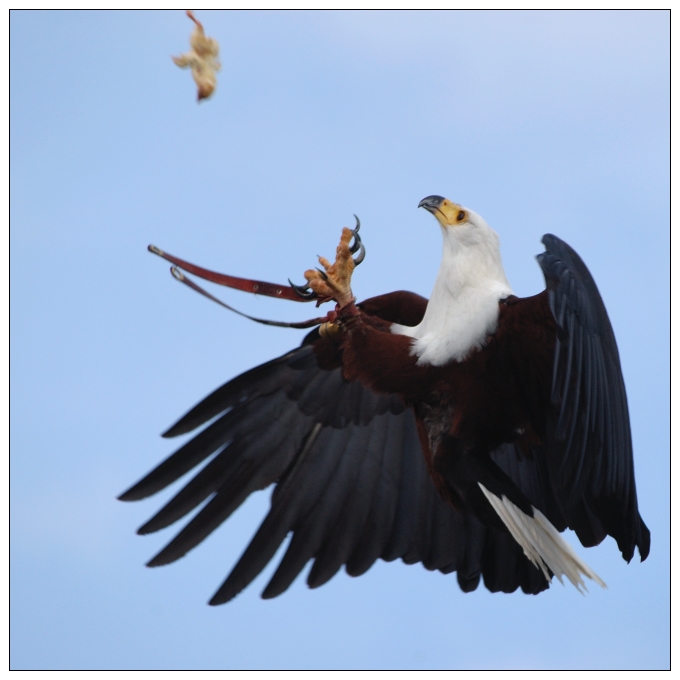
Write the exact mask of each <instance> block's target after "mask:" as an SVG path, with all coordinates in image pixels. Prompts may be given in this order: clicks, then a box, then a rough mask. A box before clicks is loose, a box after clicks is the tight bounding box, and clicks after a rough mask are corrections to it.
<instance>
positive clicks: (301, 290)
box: [288, 279, 316, 300]
mask: <svg viewBox="0 0 680 680" xmlns="http://www.w3.org/2000/svg"><path fill="white" fill-rule="evenodd" d="M288 283H290V287H291V288H292V289H293V290H294V291H295V292H296V293H297V294H298V295H299V296H300V297H301V298H302V299H303V300H313V299H314V298H315V297H316V293H315V292H314V291H313V290H310V289H309V286H308V285H305V286H296V285H295V284H294V283H293V282H292V281H291V280H290V279H288Z"/></svg>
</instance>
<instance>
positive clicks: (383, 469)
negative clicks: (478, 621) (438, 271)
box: [120, 292, 548, 604]
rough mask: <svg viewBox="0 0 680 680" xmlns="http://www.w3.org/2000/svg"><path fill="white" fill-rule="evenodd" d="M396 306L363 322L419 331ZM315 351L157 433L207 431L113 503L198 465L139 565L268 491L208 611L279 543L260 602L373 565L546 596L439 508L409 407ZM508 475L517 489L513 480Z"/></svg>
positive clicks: (516, 562) (493, 542)
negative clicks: (165, 536)
mask: <svg viewBox="0 0 680 680" xmlns="http://www.w3.org/2000/svg"><path fill="white" fill-rule="evenodd" d="M411 295H412V294H411ZM395 296H396V297H395V298H390V296H381V299H380V301H379V302H378V303H376V302H372V301H367V303H368V305H367V306H368V307H370V312H371V313H372V314H374V315H377V316H379V315H380V314H379V312H380V309H381V305H383V306H384V307H385V309H386V310H387V311H386V314H385V315H386V316H390V317H391V318H393V319H395V320H409V321H414V322H415V323H417V319H418V316H419V315H420V316H422V312H424V308H425V304H426V301H424V300H423V299H422V298H419V297H418V296H412V298H411V301H412V302H414V303H415V305H416V307H417V309H415V311H414V307H413V305H412V306H411V308H409V304H408V303H409V297H408V296H409V294H407V293H403V292H399V293H397V294H395ZM387 303H389V304H387ZM409 309H410V311H409ZM319 342H320V340H319V335H318V333H317V332H316V331H313V332H312V333H310V334H309V335H308V336H307V338H306V340H305V343H303V345H302V347H300V348H298V349H296V350H293V351H292V352H288V353H287V354H285V355H283V356H282V357H279V358H278V359H275V360H273V361H270V362H268V363H266V364H263V365H262V366H258V367H256V368H254V369H252V370H251V371H248V372H247V373H244V374H242V375H240V376H238V377H236V378H234V379H233V380H231V381H230V382H228V383H227V384H226V385H223V386H222V387H220V388H219V389H217V390H216V391H215V392H213V393H212V394H211V395H209V396H208V397H206V398H205V399H204V400H203V401H202V402H201V403H200V404H198V405H197V406H195V407H194V408H193V409H191V411H189V413H187V415H185V416H184V417H183V418H181V419H180V420H179V421H178V422H177V423H176V424H175V425H173V426H172V427H171V428H170V429H169V430H168V431H167V432H166V433H165V436H175V435H178V434H183V433H185V432H189V431H191V430H192V429H194V428H196V427H198V426H200V425H205V423H208V421H211V420H212V421H213V422H210V423H209V424H208V425H207V426H206V427H205V428H204V429H203V430H202V431H201V432H199V434H197V435H196V436H195V437H194V438H193V439H192V440H190V441H189V442H188V443H186V444H185V445H184V446H182V447H180V448H179V449H178V450H177V451H176V452H175V453H174V454H172V455H171V456H170V457H169V458H168V459H167V460H165V461H164V462H162V463H161V464H160V465H159V466H158V467H157V468H156V469H155V470H153V471H151V472H150V473H149V474H148V475H147V476H146V477H144V478H143V479H142V480H141V481H139V482H138V483H137V484H135V485H134V486H133V487H132V488H130V489H129V490H128V491H126V492H125V493H124V494H122V495H121V497H120V498H121V499H122V500H138V499H142V498H146V497H147V496H150V495H152V494H154V493H156V492H157V491H159V490H161V489H163V488H165V487H167V486H168V485H170V484H172V483H173V482H175V481H177V480H178V479H179V478H180V477H181V476H183V475H184V474H185V473H187V472H188V471H189V470H191V469H192V468H195V467H196V466H198V465H200V464H201V463H204V461H206V459H207V463H205V464H204V465H203V467H202V468H201V469H200V470H198V472H197V473H196V474H195V475H194V477H193V479H191V480H190V481H189V482H188V483H187V484H186V485H185V486H184V487H183V488H182V489H181V490H180V491H179V492H178V493H177V494H176V495H175V497H174V498H172V499H171V500H170V501H169V502H168V503H167V504H166V505H165V506H164V507H163V508H162V509H161V510H160V511H159V512H158V513H157V514H156V515H155V516H154V517H153V518H151V519H150V520H149V521H148V522H147V523H146V524H145V525H144V526H142V527H141V528H140V530H139V533H150V532H153V531H157V530H159V529H162V528H164V527H166V526H168V525H169V524H171V523H173V522H175V521H177V520H178V519H180V518H181V517H184V516H185V515H187V514H188V513H189V512H191V511H192V510H194V509H195V508H197V507H198V506H199V505H201V504H202V503H205V504H204V505H203V507H202V508H201V509H200V510H199V512H198V513H197V514H196V515H195V516H194V517H193V518H192V519H191V520H190V521H189V522H188V524H187V525H186V526H185V527H184V528H183V529H182V530H181V531H180V532H179V533H178V534H177V536H175V538H174V539H173V540H172V541H171V542H170V543H169V544H168V545H167V546H166V547H165V548H164V549H163V550H162V551H161V552H160V553H159V554H158V555H156V557H154V558H153V559H152V560H151V561H150V562H149V565H150V566H158V565H162V564H168V563H170V562H173V561H174V560H177V559H178V558H180V557H182V556H183V555H185V554H186V553H187V552H188V551H189V550H191V549H192V548H193V547H195V546H196V545H197V544H198V543H200V542H201V541H202V540H203V539H204V538H205V537H206V536H208V535H209V534H210V533H211V532H212V531H213V530H214V529H215V528H217V526H219V525H220V524H221V523H222V522H224V521H225V520H226V519H227V518H228V517H229V515H230V514H231V513H232V512H233V511H234V510H235V509H236V508H238V506H239V505H240V504H241V503H242V502H243V501H244V500H245V499H246V498H247V497H248V495H250V494H251V493H252V492H253V491H256V490H258V489H263V488H265V487H267V486H269V485H272V484H275V487H274V491H273V494H272V501H271V509H270V511H269V513H268V514H267V516H266V517H265V519H264V521H263V523H262V524H261V526H260V528H259V529H258V531H257V532H256V534H255V536H254V537H253V539H252V540H251V542H250V544H249V545H248V547H247V548H246V550H245V552H244V553H243V555H242V557H241V558H240V560H239V561H238V563H237V564H236V566H235V567H234V569H233V570H232V572H231V574H230V575H229V577H228V578H227V580H226V581H225V582H224V584H223V585H222V586H221V587H220V589H219V590H218V592H217V593H216V594H215V596H214V597H213V599H212V601H211V603H212V604H219V603H222V602H226V601H228V600H230V599H231V598H233V597H234V596H235V595H237V594H238V593H239V592H240V591H241V590H242V589H243V588H245V587H246V586H247V585H248V584H249V583H250V582H251V581H252V580H253V579H254V578H256V577H257V576H258V574H259V573H260V572H261V571H262V569H263V568H264V567H265V566H266V565H267V563H268V562H269V561H270V560H271V559H272V557H273V556H274V554H275V553H276V551H277V550H278V548H279V547H280V545H281V544H282V542H283V541H284V540H285V538H286V537H287V536H288V535H289V534H290V533H292V538H291V541H290V544H289V546H288V549H287V551H286V553H285V555H284V557H283V559H282V560H281V563H280V564H279V566H278V568H277V570H276V571H275V573H274V575H273V577H272V579H271V580H270V582H269V584H268V585H267V587H266V589H265V590H264V592H263V597H275V596H277V595H279V594H280V593H282V592H283V591H285V590H286V588H288V587H289V586H290V584H291V583H292V582H293V580H294V579H295V578H296V577H297V576H298V574H299V573H300V572H301V571H302V569H303V568H304V567H305V565H306V564H307V562H308V561H309V560H314V563H313V566H312V569H311V570H310V573H309V576H308V583H309V585H310V586H311V587H316V586H319V585H322V584H323V583H325V582H327V581H328V580H329V579H330V578H332V577H333V575H334V574H336V573H337V571H338V570H339V569H340V568H341V567H342V566H343V565H344V566H345V567H346V570H347V572H348V573H349V574H351V575H353V576H356V575H359V574H362V573H364V572H366V571H367V570H368V569H369V568H370V567H371V565H372V564H373V563H374V562H375V561H376V560H377V559H378V558H382V559H384V560H387V561H390V560H395V559H397V558H401V559H402V560H403V561H404V562H406V563H408V564H413V563H416V562H422V563H423V565H424V566H425V567H426V568H427V569H438V570H440V571H442V572H443V573H450V572H452V571H458V581H459V583H460V585H461V588H462V589H463V590H465V591H469V590H474V589H475V588H476V587H477V585H478V583H479V580H480V577H482V576H483V577H484V580H485V584H486V585H487V587H488V588H489V589H491V590H503V591H505V592H511V591H513V590H516V589H517V588H518V587H520V586H521V587H522V588H523V590H525V591H526V592H531V593H535V592H539V591H540V590H543V589H545V588H546V587H547V585H548V584H547V582H546V581H545V579H543V578H542V576H541V575H540V573H539V572H538V570H537V569H536V568H535V567H533V565H531V564H530V563H529V561H528V560H527V559H526V558H525V557H524V556H523V554H522V552H521V549H520V548H519V546H518V545H517V544H516V543H515V542H514V541H508V540H506V538H505V536H504V534H503V533H502V532H497V531H495V530H489V529H487V528H485V527H484V526H483V525H482V524H481V523H480V522H479V521H477V520H476V519H475V518H474V517H472V516H470V515H468V514H467V513H460V512H458V511H456V510H454V509H453V508H452V507H451V506H450V505H448V504H447V503H446V502H445V501H443V500H442V499H441V498H440V496H439V495H438V493H437V491H436V489H435V486H434V484H433V482H432V480H431V479H430V477H429V474H428V471H427V468H426V465H425V461H424V458H423V455H422V451H421V448H420V442H419V439H418V434H417V427H416V422H415V416H414V414H413V411H412V410H411V409H407V408H405V407H404V405H403V403H402V402H401V401H399V400H398V399H397V398H396V397H392V396H385V395H378V394H376V393H374V392H372V391H370V390H368V389H366V388H364V387H362V386H361V385H360V384H359V383H356V382H348V381H346V380H344V378H343V377H342V373H341V369H340V368H339V367H333V366H330V367H326V368H322V367H321V365H320V361H319V359H318V354H317V352H315V347H314V345H315V343H319ZM503 455H504V454H503V453H501V454H500V456H501V458H503ZM514 455H515V454H514V450H513V451H512V452H510V454H506V455H505V457H506V458H507V457H512V456H514ZM515 457H516V456H515ZM508 474H510V476H511V477H513V479H515V477H517V479H518V480H519V481H521V478H520V477H521V476H520V477H518V476H517V475H518V473H517V471H516V470H515V471H513V470H510V472H509V473H508ZM206 501H207V502H206ZM539 501H540V499H539V500H537V501H536V503H537V504H538V503H539ZM503 564H506V565H509V566H508V568H503V567H502V565H503Z"/></svg>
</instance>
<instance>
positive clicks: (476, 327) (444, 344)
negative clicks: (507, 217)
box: [392, 196, 513, 366]
mask: <svg viewBox="0 0 680 680" xmlns="http://www.w3.org/2000/svg"><path fill="white" fill-rule="evenodd" d="M418 207H419V208H425V209H426V210H427V211H429V212H431V213H432V214H433V215H434V216H435V217H436V218H437V221H438V222H439V225H440V227H441V230H442V236H443V239H444V247H443V253H442V262H441V265H440V267H439V273H438V274H437V279H436V281H435V284H434V288H433V290H432V295H431V296H430V301H429V303H428V305H427V310H426V312H425V316H424V317H423V320H422V321H421V323H420V324H418V325H417V326H401V325H398V324H393V326H392V332H393V333H399V334H402V335H408V336H411V337H412V338H414V342H413V353H414V354H415V355H417V356H418V364H419V365H421V366H422V365H431V366H443V365H444V364H447V363H448V362H450V361H462V360H463V359H465V358H466V357H467V356H468V355H469V354H470V353H471V352H473V351H475V350H477V349H480V348H481V347H483V346H484V345H485V344H486V340H487V338H488V337H489V335H491V334H492V333H493V332H494V331H495V330H496V325H497V323H498V313H499V311H498V302H499V300H502V299H503V298H506V297H508V296H510V295H513V292H512V288H511V287H510V284H509V283H508V279H507V278H506V276H505V271H504V270H503V262H502V261H501V253H500V244H499V240H498V234H497V233H496V232H495V231H494V230H493V229H492V228H491V227H490V226H489V225H488V224H487V223H486V221H485V220H484V218H482V217H481V216H480V215H478V214H477V213H475V212H473V211H472V210H469V209H468V208H464V207H463V206H461V205H458V204H457V203H453V202H451V201H450V200H449V199H447V198H443V197H442V196H428V197H427V198H424V199H423V200H422V201H421V202H420V203H419V204H418Z"/></svg>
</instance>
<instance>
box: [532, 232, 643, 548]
mask: <svg viewBox="0 0 680 680" xmlns="http://www.w3.org/2000/svg"><path fill="white" fill-rule="evenodd" d="M542 242H543V244H544V245H545V247H546V252H544V253H542V254H540V255H538V258H537V259H538V262H539V264H540V266H541V269H542V270H543V274H544V276H545V280H546V286H547V291H548V303H549V306H550V310H551V312H552V315H553V316H554V319H555V322H556V324H557V340H556V347H555V357H554V367H553V380H552V393H551V407H552V408H551V412H550V414H549V417H548V422H547V434H546V442H545V447H544V448H545V456H546V462H547V466H548V473H549V477H550V484H551V486H552V489H553V491H554V493H555V494H556V496H557V499H558V501H559V503H560V505H561V506H562V511H563V513H564V516H565V518H566V520H567V522H568V524H569V526H570V527H571V528H572V529H574V530H575V531H576V533H577V534H578V536H579V539H580V540H581V542H582V543H583V544H584V545H586V546H590V545H595V544H597V543H599V542H600V541H602V540H603V539H604V538H605V536H606V535H610V536H612V537H614V539H615V540H616V542H617V544H618V546H619V549H620V550H621V553H622V555H623V557H624V558H625V559H626V560H627V561H630V560H631V558H632V557H633V553H634V551H635V547H636V546H637V548H638V550H639V553H640V557H641V558H642V559H643V560H644V559H645V558H646V557H647V555H648V554H649V543H650V535H649V530H648V529H647V527H646V526H645V524H644V522H643V521H642V518H641V517H640V514H639V512H638V505H637V494H636V490H635V476H634V471H633V449H632V443H631V434H630V422H629V418H628V402H627V399H626V390H625V387H624V384H623V375H622V373H621V364H620V360H619V352H618V349H617V346H616V340H615V339H614V332H613V330H612V327H611V323H610V321H609V317H608V316H607V311H606V309H605V307H604V303H603V302H602V298H601V297H600V293H599V291H598V290H597V286H596V285H595V282H594V280H593V277H592V276H591V274H590V272H589V271H588V269H587V268H586V266H585V264H584V263H583V261H582V260H581V258H580V257H579V256H578V255H577V254H576V253H575V252H574V250H573V249H572V248H570V247H569V246H568V245H567V244H566V243H564V241H561V240H560V239H559V238H557V237H556V236H552V235H550V234H547V235H545V236H544V237H543V240H542Z"/></svg>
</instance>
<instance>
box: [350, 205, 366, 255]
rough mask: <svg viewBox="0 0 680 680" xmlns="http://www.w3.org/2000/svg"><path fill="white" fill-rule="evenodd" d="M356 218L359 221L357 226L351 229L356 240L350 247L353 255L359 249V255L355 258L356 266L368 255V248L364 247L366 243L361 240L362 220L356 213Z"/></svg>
mask: <svg viewBox="0 0 680 680" xmlns="http://www.w3.org/2000/svg"><path fill="white" fill-rule="evenodd" d="M354 219H355V220H356V221H357V226H356V227H354V229H350V231H351V232H352V236H354V242H353V243H352V245H351V246H350V247H349V252H350V253H352V255H354V253H356V252H357V250H358V251H359V255H358V256H357V258H356V259H355V260H354V264H355V266H356V265H358V264H361V263H362V262H363V261H364V258H365V257H366V248H364V244H363V243H362V242H361V237H360V236H359V229H360V228H361V221H360V220H359V218H358V217H357V216H356V215H355V216H354Z"/></svg>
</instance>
